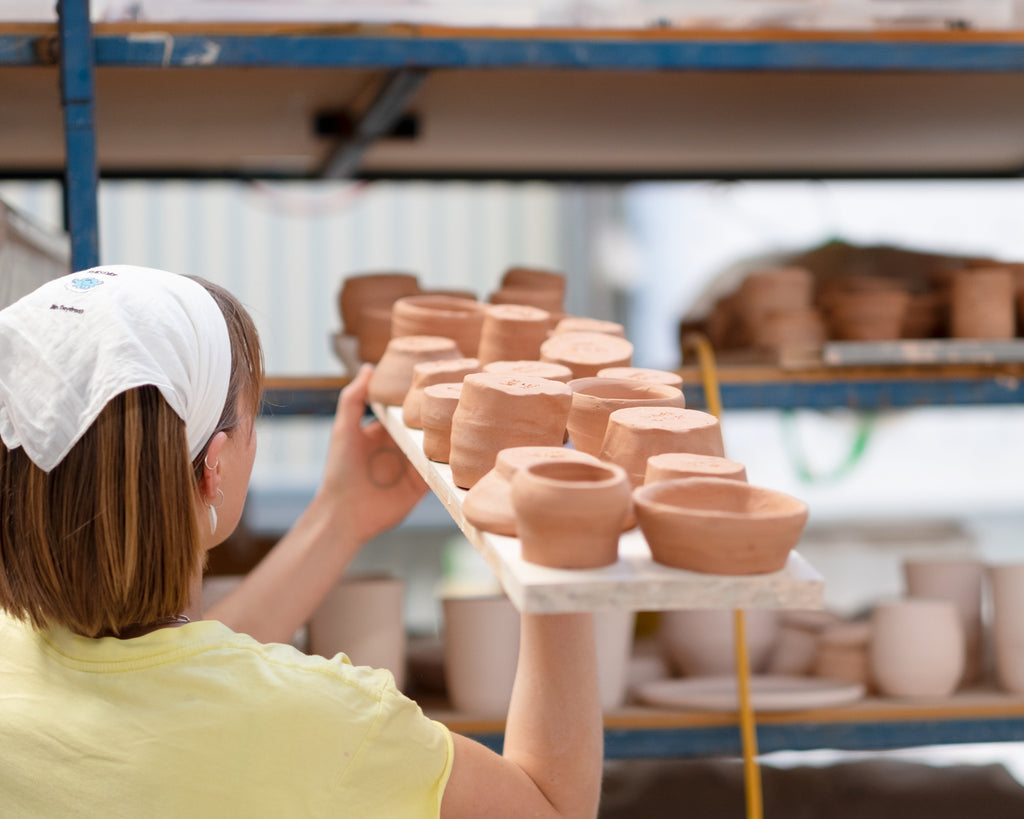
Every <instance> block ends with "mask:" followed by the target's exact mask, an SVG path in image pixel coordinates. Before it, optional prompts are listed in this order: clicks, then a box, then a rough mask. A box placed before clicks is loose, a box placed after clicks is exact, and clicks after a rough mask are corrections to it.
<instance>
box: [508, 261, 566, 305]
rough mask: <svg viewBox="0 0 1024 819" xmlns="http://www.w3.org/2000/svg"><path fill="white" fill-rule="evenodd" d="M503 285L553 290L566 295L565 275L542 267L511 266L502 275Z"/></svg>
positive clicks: (515, 287)
mask: <svg viewBox="0 0 1024 819" xmlns="http://www.w3.org/2000/svg"><path fill="white" fill-rule="evenodd" d="M501 286H502V287H505V288H510V289H527V290H553V291H555V292H556V293H558V295H559V298H561V297H563V296H565V276H564V275H563V274H561V273H558V272H557V271H554V270H545V269H544V268H540V267H523V266H515V267H510V268H509V269H508V270H506V271H505V273H504V275H502V277H501Z"/></svg>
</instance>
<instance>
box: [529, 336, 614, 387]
mask: <svg viewBox="0 0 1024 819" xmlns="http://www.w3.org/2000/svg"><path fill="white" fill-rule="evenodd" d="M540 359H541V361H554V362H555V363H556V364H564V365H565V366H566V367H568V368H569V369H571V370H572V374H573V377H574V378H585V377H586V376H591V375H597V373H598V371H600V370H603V369H604V368H605V367H628V366H630V365H631V364H632V363H633V345H632V344H631V343H630V342H629V341H627V340H626V339H624V338H619V337H618V336H611V335H608V334H607V333H559V334H558V335H553V336H551V337H550V338H549V339H548V340H547V341H545V342H544V343H543V344H542V345H541V348H540Z"/></svg>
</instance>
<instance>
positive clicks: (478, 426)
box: [449, 373, 572, 489]
mask: <svg viewBox="0 0 1024 819" xmlns="http://www.w3.org/2000/svg"><path fill="white" fill-rule="evenodd" d="M571 403H572V390H570V389H569V386H568V385H567V384H562V383H561V382H559V381H551V380H549V379H547V378H535V377H532V376H511V375H495V374H493V373H473V374H471V375H467V376H466V377H465V378H464V379H463V381H462V395H461V397H460V399H459V405H458V407H456V409H455V414H454V416H453V417H452V437H451V442H452V443H451V456H450V458H449V463H450V464H451V467H452V480H453V481H454V482H455V485H456V486H459V487H462V488H463V489H469V488H470V487H471V486H473V484H475V483H476V482H477V481H478V480H480V478H482V477H483V476H484V475H486V474H487V473H488V472H489V471H490V470H491V469H492V468H493V466H494V462H495V459H496V457H497V455H498V452H500V451H501V450H503V449H505V448H506V447H510V446H560V445H561V444H562V442H563V441H564V439H565V422H566V420H567V419H568V417H569V406H570V404H571Z"/></svg>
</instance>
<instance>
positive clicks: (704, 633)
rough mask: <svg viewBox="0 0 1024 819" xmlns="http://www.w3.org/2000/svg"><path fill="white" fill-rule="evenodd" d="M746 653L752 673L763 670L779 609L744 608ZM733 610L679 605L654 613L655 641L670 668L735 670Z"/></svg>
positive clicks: (705, 672) (694, 672)
mask: <svg viewBox="0 0 1024 819" xmlns="http://www.w3.org/2000/svg"><path fill="white" fill-rule="evenodd" d="M744 621H745V626H746V635H747V656H748V657H749V660H750V670H751V672H753V673H758V672H760V671H763V670H764V668H765V665H766V664H767V662H768V659H769V657H770V656H771V653H772V650H773V649H774V647H775V643H776V640H777V639H778V636H779V612H777V611H774V610H772V609H751V610H748V611H746V612H745V614H744ZM735 628H736V620H735V612H734V611H731V610H724V609H680V610H672V611H663V612H660V613H659V614H658V641H659V643H660V644H661V647H662V651H663V652H664V655H665V658H666V659H667V660H668V662H669V664H670V665H671V666H672V668H673V669H674V670H675V671H676V672H677V673H679V674H682V675H684V676H691V677H696V676H718V675H721V674H734V673H735V672H736V650H735V646H736V631H735Z"/></svg>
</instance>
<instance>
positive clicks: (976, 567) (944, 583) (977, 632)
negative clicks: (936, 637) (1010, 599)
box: [903, 559, 985, 684]
mask: <svg viewBox="0 0 1024 819" xmlns="http://www.w3.org/2000/svg"><path fill="white" fill-rule="evenodd" d="M984 576H985V567H984V564H983V563H982V562H981V561H980V560H971V559H962V560H956V559H944V560H905V561H904V562H903V578H904V581H905V584H906V589H907V597H910V598H914V599H916V598H928V599H935V600H948V601H949V602H951V603H952V604H953V605H954V606H955V607H956V610H957V613H958V614H959V615H960V624H961V626H962V627H963V631H964V673H963V678H962V679H961V684H967V683H971V682H974V681H975V680H977V679H978V677H979V676H980V674H981V670H982V654H983V649H984V639H983V638H984V626H983V624H982V618H981V597H982V586H983V585H984Z"/></svg>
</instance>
